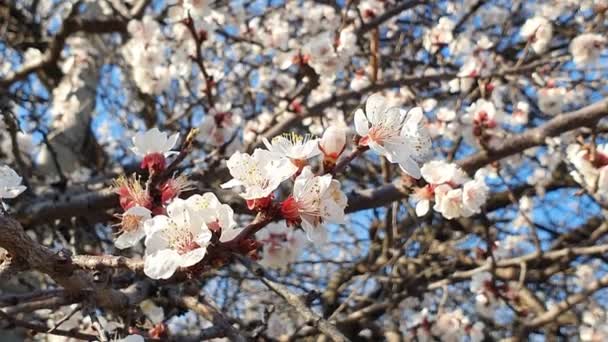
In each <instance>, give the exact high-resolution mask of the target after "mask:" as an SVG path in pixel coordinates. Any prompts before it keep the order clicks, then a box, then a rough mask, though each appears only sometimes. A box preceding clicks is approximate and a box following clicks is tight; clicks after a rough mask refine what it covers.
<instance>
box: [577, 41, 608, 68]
mask: <svg viewBox="0 0 608 342" xmlns="http://www.w3.org/2000/svg"><path fill="white" fill-rule="evenodd" d="M606 41H607V38H606V37H605V36H603V35H600V34H597V33H583V34H581V35H579V36H577V37H576V38H574V39H573V40H572V42H571V43H570V54H572V61H573V62H574V64H576V66H578V67H584V66H586V65H589V64H593V63H594V62H596V61H597V60H598V58H599V57H600V54H601V53H602V50H603V49H604V48H605V47H606Z"/></svg>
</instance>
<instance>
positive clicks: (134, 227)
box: [114, 205, 152, 249]
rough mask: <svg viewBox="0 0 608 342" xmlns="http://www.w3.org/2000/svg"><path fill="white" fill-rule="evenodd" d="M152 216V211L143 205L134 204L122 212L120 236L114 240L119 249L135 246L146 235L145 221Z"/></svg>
mask: <svg viewBox="0 0 608 342" xmlns="http://www.w3.org/2000/svg"><path fill="white" fill-rule="evenodd" d="M150 218H152V212H150V210H148V209H147V208H144V207H141V206H138V205H136V206H133V207H131V208H129V209H127V211H125V212H124V213H123V214H122V217H121V223H120V236H119V237H118V238H117V239H116V240H115V241H114V245H115V246H116V248H118V249H125V248H129V247H133V246H135V244H137V243H138V242H139V240H141V239H142V238H143V237H144V236H145V235H146V232H145V230H144V222H145V221H146V220H149V219H150Z"/></svg>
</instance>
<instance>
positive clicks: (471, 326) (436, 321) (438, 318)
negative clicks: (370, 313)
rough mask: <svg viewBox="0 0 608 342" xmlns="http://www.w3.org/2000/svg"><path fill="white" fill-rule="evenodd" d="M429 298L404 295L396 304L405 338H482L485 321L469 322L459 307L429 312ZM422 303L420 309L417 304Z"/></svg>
mask: <svg viewBox="0 0 608 342" xmlns="http://www.w3.org/2000/svg"><path fill="white" fill-rule="evenodd" d="M431 302H432V300H431V299H430V298H429V297H427V296H425V299H424V301H422V302H420V301H419V300H417V299H416V298H408V299H406V300H405V301H403V302H402V303H401V305H400V307H401V309H402V310H403V316H404V317H405V320H406V324H405V326H404V329H403V330H404V331H403V334H404V337H405V340H406V341H413V340H415V341H434V340H436V339H438V340H441V341H454V342H456V341H473V342H479V341H483V340H484V336H485V334H484V330H485V325H484V324H483V323H482V322H472V321H471V319H470V318H469V317H467V316H466V314H465V313H464V312H463V310H462V309H456V310H451V311H447V310H439V311H438V312H437V313H433V312H431V311H430V310H429V308H430V307H432V303H431ZM420 307H422V310H420V309H419V308H420Z"/></svg>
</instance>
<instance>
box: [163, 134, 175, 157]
mask: <svg viewBox="0 0 608 342" xmlns="http://www.w3.org/2000/svg"><path fill="white" fill-rule="evenodd" d="M177 139H179V133H175V134H173V135H172V136H170V137H169V139H167V141H166V142H165V144H164V145H165V146H164V147H163V152H164V153H167V152H169V151H170V150H171V149H173V148H174V147H175V144H177Z"/></svg>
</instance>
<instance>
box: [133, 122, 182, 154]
mask: <svg viewBox="0 0 608 342" xmlns="http://www.w3.org/2000/svg"><path fill="white" fill-rule="evenodd" d="M178 138H179V133H175V134H173V135H171V136H170V137H167V133H165V132H161V131H160V130H159V129H158V128H156V127H155V128H152V129H150V130H148V131H146V132H141V133H137V134H135V136H134V137H133V139H132V141H133V147H132V148H131V150H132V151H133V153H135V154H136V155H137V156H140V157H145V156H147V155H151V154H161V155H163V156H165V157H167V156H169V155H171V154H175V153H177V152H175V151H171V149H173V148H174V147H175V144H176V143H177V139H178Z"/></svg>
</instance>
